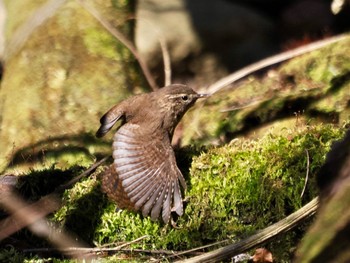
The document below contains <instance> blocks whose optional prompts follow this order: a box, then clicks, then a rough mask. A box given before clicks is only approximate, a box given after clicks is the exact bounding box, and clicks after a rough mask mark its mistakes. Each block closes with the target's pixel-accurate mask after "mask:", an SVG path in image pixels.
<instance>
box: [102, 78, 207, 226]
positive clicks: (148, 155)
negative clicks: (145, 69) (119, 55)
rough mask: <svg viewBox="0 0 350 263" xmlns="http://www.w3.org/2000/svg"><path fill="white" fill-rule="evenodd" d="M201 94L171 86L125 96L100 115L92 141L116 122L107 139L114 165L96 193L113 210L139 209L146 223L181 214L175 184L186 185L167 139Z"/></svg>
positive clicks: (181, 208) (181, 203) (180, 204)
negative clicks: (114, 207)
mask: <svg viewBox="0 0 350 263" xmlns="http://www.w3.org/2000/svg"><path fill="white" fill-rule="evenodd" d="M207 96H208V95H206V94H198V93H196V92H195V91H193V90H192V89H191V88H189V87H188V86H186V85H180V84H173V85H169V86H167V87H164V88H161V89H159V90H157V91H154V92H150V93H146V94H141V95H136V96H133V97H130V98H128V99H126V100H124V101H122V102H120V103H119V104H117V105H116V106H114V107H112V108H111V109H110V110H109V111H108V112H107V113H106V114H105V115H103V116H102V118H101V120H100V122H101V127H100V128H99V130H98V131H97V133H96V136H97V137H102V136H104V135H105V134H106V133H107V132H108V131H109V130H110V129H111V128H112V127H113V125H114V124H115V123H116V122H117V121H119V120H120V121H121V125H120V126H119V128H118V130H117V131H116V133H115V134H114V137H113V147H112V148H113V159H114V162H113V164H112V165H111V166H110V167H109V168H108V170H107V171H105V173H104V175H103V176H102V190H103V191H104V192H105V193H106V194H107V196H108V197H109V198H110V199H111V200H113V201H115V202H116V203H117V205H118V206H119V208H121V209H128V210H133V211H141V212H142V214H143V216H150V217H151V219H152V220H157V219H159V217H160V215H161V217H162V219H163V221H164V223H168V222H169V219H170V216H171V212H176V214H177V215H179V216H181V215H182V214H183V202H182V196H181V187H180V185H181V186H182V188H184V189H186V182H185V179H184V177H183V175H182V174H181V172H180V170H179V168H178V167H177V165H176V159H175V154H174V150H173V148H172V147H171V140H172V137H173V133H174V129H175V127H176V126H177V124H178V123H179V121H180V120H181V118H182V116H183V115H184V114H185V112H186V111H187V110H188V109H189V108H190V107H192V106H193V105H194V103H195V102H196V101H197V99H199V98H204V97H207Z"/></svg>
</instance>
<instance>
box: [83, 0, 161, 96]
mask: <svg viewBox="0 0 350 263" xmlns="http://www.w3.org/2000/svg"><path fill="white" fill-rule="evenodd" d="M76 1H77V2H78V3H79V4H80V5H81V6H82V7H84V8H85V9H86V10H87V11H88V12H89V13H90V14H91V15H92V16H93V17H95V19H96V20H97V21H98V22H100V24H101V25H102V26H103V27H104V28H105V29H106V30H107V31H108V32H109V33H111V34H112V35H113V36H114V37H115V38H116V39H118V40H119V41H120V42H121V43H122V44H123V45H124V46H125V47H126V48H127V49H129V50H130V52H131V53H132V54H133V55H134V57H135V58H136V60H137V61H138V62H139V65H140V67H141V69H142V71H143V74H145V78H146V79H147V82H148V84H149V85H150V87H151V88H152V90H157V89H158V88H159V87H158V86H157V84H156V82H155V80H154V79H153V77H152V74H151V72H150V70H149V68H148V66H147V65H146V63H145V62H144V61H143V59H142V57H141V56H140V54H139V53H138V52H137V50H136V48H135V46H134V45H133V44H132V43H131V42H130V41H129V40H128V39H127V38H126V37H125V36H124V35H123V34H122V33H121V32H119V31H118V30H117V29H116V28H114V27H113V26H112V25H111V24H110V23H109V22H108V21H107V20H106V19H104V18H103V17H102V16H101V15H100V14H99V13H98V11H97V10H96V9H95V8H93V7H92V6H89V5H88V4H86V3H85V1H84V0H76Z"/></svg>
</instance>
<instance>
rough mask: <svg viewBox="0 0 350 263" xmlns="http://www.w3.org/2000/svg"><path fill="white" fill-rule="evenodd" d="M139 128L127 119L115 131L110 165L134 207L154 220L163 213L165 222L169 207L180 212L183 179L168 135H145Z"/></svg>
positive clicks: (181, 210)
mask: <svg viewBox="0 0 350 263" xmlns="http://www.w3.org/2000/svg"><path fill="white" fill-rule="evenodd" d="M140 129H141V128H140V127H139V126H138V125H135V124H130V123H126V124H125V125H124V126H122V127H121V128H120V129H119V130H118V131H117V132H116V134H115V135H114V142H113V158H114V163H113V165H114V168H115V170H116V172H117V174H118V177H119V180H121V185H122V188H123V191H124V192H125V193H126V195H127V198H129V201H130V202H131V203H132V204H133V206H134V208H135V210H141V211H142V214H143V215H144V216H148V215H150V216H151V218H152V219H153V220H155V219H158V218H159V216H160V213H162V216H161V217H162V219H163V221H164V222H168V221H169V219H170V214H171V211H172V210H173V211H175V212H176V213H177V214H179V215H182V213H183V209H182V198H181V189H180V186H179V185H180V184H181V185H182V186H183V187H186V183H185V180H184V178H183V176H182V174H181V172H180V171H179V169H178V168H177V166H176V160H175V155H174V152H173V149H172V148H171V145H170V138H169V137H166V136H163V137H162V136H153V134H149V135H148V136H147V134H146V135H145V134H144V133H143V132H142V131H140ZM145 138H147V139H145Z"/></svg>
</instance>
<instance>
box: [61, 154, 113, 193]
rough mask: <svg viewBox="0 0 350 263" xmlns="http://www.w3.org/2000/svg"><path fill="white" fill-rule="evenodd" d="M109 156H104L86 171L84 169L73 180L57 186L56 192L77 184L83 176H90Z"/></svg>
mask: <svg viewBox="0 0 350 263" xmlns="http://www.w3.org/2000/svg"><path fill="white" fill-rule="evenodd" d="M108 158H109V156H106V157H104V158H102V159H101V160H99V161H97V162H95V163H94V164H93V165H91V167H90V168H89V169H87V170H86V171H84V172H83V173H82V174H80V175H78V176H76V177H74V178H73V179H72V180H70V181H69V182H68V183H65V184H62V185H60V186H59V187H57V188H56V189H55V193H59V192H62V191H64V190H66V189H68V188H69V187H70V186H72V185H73V184H75V183H76V182H78V181H79V180H80V179H81V178H83V177H86V176H89V175H90V174H91V173H92V172H94V171H95V169H96V168H97V167H99V166H100V165H101V164H103V163H104V162H105V161H107V160H108Z"/></svg>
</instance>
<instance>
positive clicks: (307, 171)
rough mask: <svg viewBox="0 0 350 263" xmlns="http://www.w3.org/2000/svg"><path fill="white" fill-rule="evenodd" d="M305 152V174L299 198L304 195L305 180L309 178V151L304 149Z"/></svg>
mask: <svg viewBox="0 0 350 263" xmlns="http://www.w3.org/2000/svg"><path fill="white" fill-rule="evenodd" d="M305 152H306V161H307V163H306V176H305V183H304V188H303V191H301V194H300V198H302V197H303V195H304V192H305V189H306V185H307V181H308V180H309V171H310V156H309V151H308V150H307V149H306V150H305Z"/></svg>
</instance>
